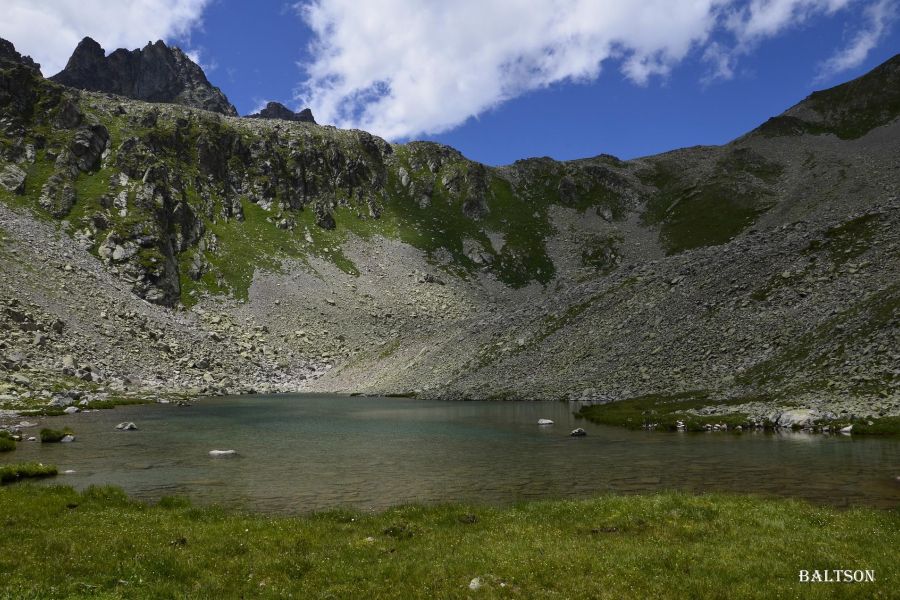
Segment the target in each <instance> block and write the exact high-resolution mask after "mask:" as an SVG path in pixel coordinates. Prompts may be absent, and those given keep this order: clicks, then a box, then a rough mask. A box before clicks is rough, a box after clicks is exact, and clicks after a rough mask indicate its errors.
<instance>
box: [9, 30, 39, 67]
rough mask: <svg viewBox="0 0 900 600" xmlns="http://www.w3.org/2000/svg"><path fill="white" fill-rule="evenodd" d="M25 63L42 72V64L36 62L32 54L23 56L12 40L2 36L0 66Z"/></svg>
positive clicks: (24, 64)
mask: <svg viewBox="0 0 900 600" xmlns="http://www.w3.org/2000/svg"><path fill="white" fill-rule="evenodd" d="M15 65H23V66H26V67H28V68H29V69H33V70H35V71H37V72H38V73H40V72H41V65H39V64H37V63H36V62H34V61H33V60H32V59H31V57H30V56H23V55H21V54H19V53H18V52H17V51H16V47H15V46H13V44H12V42H10V41H7V40H4V39H3V38H0V67H9V66H15Z"/></svg>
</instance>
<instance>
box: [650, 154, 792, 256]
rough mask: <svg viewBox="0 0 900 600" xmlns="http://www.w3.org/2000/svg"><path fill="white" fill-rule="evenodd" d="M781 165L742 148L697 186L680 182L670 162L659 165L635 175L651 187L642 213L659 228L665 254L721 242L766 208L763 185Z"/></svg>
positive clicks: (774, 177) (768, 199)
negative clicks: (655, 189)
mask: <svg viewBox="0 0 900 600" xmlns="http://www.w3.org/2000/svg"><path fill="white" fill-rule="evenodd" d="M781 172H782V167H781V165H779V164H777V163H773V162H769V161H766V160H764V159H763V158H762V157H761V156H759V155H757V154H756V153H753V152H751V151H749V150H747V149H737V150H734V151H732V152H730V153H729V154H727V155H725V156H724V157H723V158H721V159H720V160H719V161H718V163H717V165H716V168H715V172H714V173H713V174H712V175H710V176H708V177H704V178H703V182H702V183H698V182H694V181H691V180H688V179H685V178H684V177H683V175H682V173H681V171H680V170H679V169H678V168H677V166H676V165H675V164H674V163H671V162H666V161H659V162H656V163H654V165H653V167H652V169H650V170H645V171H643V172H641V173H638V176H639V177H640V178H641V180H642V181H643V182H644V183H645V184H647V185H652V186H654V187H655V188H657V190H658V191H657V192H656V194H654V195H653V196H652V197H651V198H650V200H648V202H647V206H646V209H645V211H644V214H643V215H642V219H643V221H644V222H645V223H646V224H648V225H658V226H659V227H660V240H661V242H662V243H663V246H664V247H665V249H666V252H667V253H668V254H678V253H679V252H684V251H685V250H690V249H692V248H699V247H703V246H715V245H718V244H724V243H725V242H727V241H729V240H730V239H732V238H733V237H734V236H736V235H738V234H739V233H741V232H742V231H743V230H744V229H746V228H747V227H749V226H750V225H752V224H753V223H754V222H755V221H756V219H757V217H758V216H759V215H760V214H762V213H763V212H765V211H766V210H768V209H769V208H770V207H771V206H772V202H773V200H772V194H771V193H770V192H769V191H768V186H769V185H770V184H772V183H774V182H775V181H777V179H778V177H780V175H781Z"/></svg>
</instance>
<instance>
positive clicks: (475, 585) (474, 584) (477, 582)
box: [469, 577, 481, 592]
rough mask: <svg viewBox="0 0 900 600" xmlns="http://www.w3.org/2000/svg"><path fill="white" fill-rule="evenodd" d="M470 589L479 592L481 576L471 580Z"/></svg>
mask: <svg viewBox="0 0 900 600" xmlns="http://www.w3.org/2000/svg"><path fill="white" fill-rule="evenodd" d="M469 589H470V590H472V591H473V592H477V591H478V590H479V589H481V577H476V578H474V579H473V580H472V581H470V582H469Z"/></svg>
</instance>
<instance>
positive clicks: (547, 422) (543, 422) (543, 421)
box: [538, 419, 553, 425]
mask: <svg viewBox="0 0 900 600" xmlns="http://www.w3.org/2000/svg"><path fill="white" fill-rule="evenodd" d="M538 425H553V421H551V420H550V419H538Z"/></svg>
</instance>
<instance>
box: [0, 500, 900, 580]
mask: <svg viewBox="0 0 900 600" xmlns="http://www.w3.org/2000/svg"><path fill="white" fill-rule="evenodd" d="M0 523H3V524H4V529H3V535H2V536H0V572H2V573H4V576H3V577H2V578H0V596H2V597H39V598H59V597H73V596H77V597H98V596H99V597H105V598H118V597H128V598H148V597H191V598H214V597H218V598H235V597H272V598H285V597H291V596H293V597H294V598H350V597H353V598H394V597H400V598H413V597H427V598H435V597H438V598H447V597H451V598H455V597H485V598H489V597H511V598H535V597H557V598H653V597H655V598H665V597H682V598H683V597H693V598H705V597H717V598H723V597H735V598H749V597H759V598H764V597H766V598H767V597H776V596H780V597H801V596H802V597H804V598H806V597H810V598H825V597H861V598H877V597H884V598H887V597H891V596H892V595H894V594H895V593H896V590H897V584H898V577H900V573H898V566H897V560H896V559H897V548H898V547H900V513H898V512H897V511H893V512H883V511H876V510H869V509H853V510H849V511H841V510H837V509H833V508H823V507H818V506H812V505H810V504H807V503H803V502H797V501H788V500H767V499H759V498H751V497H741V496H724V495H710V496H691V495H683V494H674V493H667V494H661V495H648V496H611V497H602V498H598V499H594V500H587V501H551V502H532V503H526V504H521V505H517V506H514V507H504V508H498V507H472V506H463V505H447V506H438V507H416V506H411V507H399V508H394V509H390V510H387V511H384V512H381V513H377V514H370V513H356V512H346V511H332V512H326V513H320V514H315V515H311V516H306V517H291V518H289V517H272V516H266V515H258V514H249V515H248V514H240V513H232V512H226V511H223V510H221V509H216V508H195V507H192V506H190V505H189V504H188V503H186V502H184V501H181V500H164V501H162V502H160V503H159V504H158V505H156V506H147V505H144V504H140V503H136V502H133V501H130V500H128V499H127V498H126V497H125V496H124V495H123V494H122V492H120V491H118V490H115V489H109V488H102V489H91V490H88V491H86V492H84V493H78V492H75V491H73V490H72V489H70V488H66V487H50V488H45V487H34V486H29V485H15V486H6V487H4V488H0ZM50 557H52V560H51V559H50ZM848 568H849V569H874V570H875V576H876V581H875V583H859V584H809V583H805V584H801V583H799V582H798V572H799V570H800V569H820V570H821V569H848ZM476 578H478V580H479V582H480V589H478V590H477V591H472V590H471V589H470V587H469V586H470V583H471V582H472V580H473V579H476Z"/></svg>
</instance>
